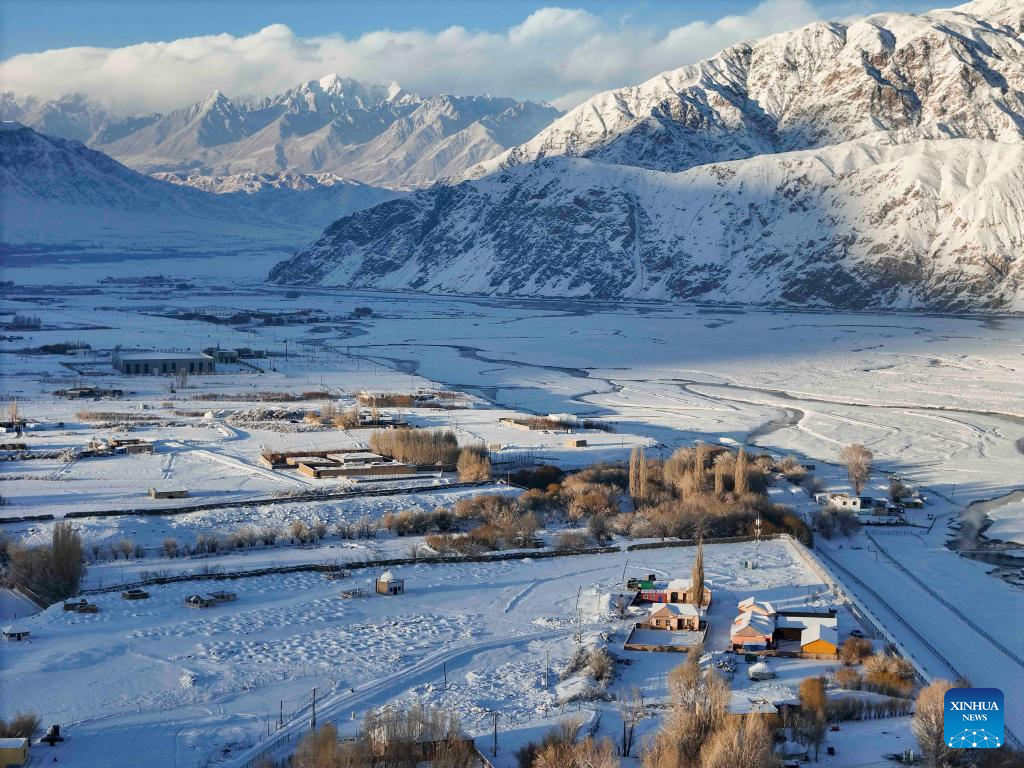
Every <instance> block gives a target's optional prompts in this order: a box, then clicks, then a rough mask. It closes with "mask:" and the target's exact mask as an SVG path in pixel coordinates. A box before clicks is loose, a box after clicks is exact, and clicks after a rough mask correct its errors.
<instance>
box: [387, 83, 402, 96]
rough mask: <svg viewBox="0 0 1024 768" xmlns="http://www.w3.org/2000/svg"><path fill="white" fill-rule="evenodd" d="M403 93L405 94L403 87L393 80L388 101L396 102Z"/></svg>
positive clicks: (389, 87)
mask: <svg viewBox="0 0 1024 768" xmlns="http://www.w3.org/2000/svg"><path fill="white" fill-rule="evenodd" d="M402 93H404V91H402V86H400V85H399V84H398V83H396V82H395V81H394V80H392V81H391V83H390V84H389V85H388V101H394V100H395V99H397V98H398V97H399V96H401V95H402Z"/></svg>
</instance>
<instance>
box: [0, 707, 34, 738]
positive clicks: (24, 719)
mask: <svg viewBox="0 0 1024 768" xmlns="http://www.w3.org/2000/svg"><path fill="white" fill-rule="evenodd" d="M38 730H39V715H37V714H35V713H34V712H19V713H18V714H16V715H15V716H14V717H13V718H12V719H10V720H0V738H4V739H31V738H32V736H33V734H35V732H36V731H38Z"/></svg>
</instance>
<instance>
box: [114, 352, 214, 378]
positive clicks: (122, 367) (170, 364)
mask: <svg viewBox="0 0 1024 768" xmlns="http://www.w3.org/2000/svg"><path fill="white" fill-rule="evenodd" d="M111 362H112V363H113V365H114V368H115V369H117V370H118V371H120V372H121V373H124V374H129V375H132V376H152V375H170V376H173V375H175V374H177V373H180V372H181V371H186V372H188V373H213V371H214V364H215V361H214V359H213V357H211V356H210V355H207V354H204V353H202V352H114V354H113V357H112V359H111Z"/></svg>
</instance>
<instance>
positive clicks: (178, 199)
mask: <svg viewBox="0 0 1024 768" xmlns="http://www.w3.org/2000/svg"><path fill="white" fill-rule="evenodd" d="M0 128H2V130H0V242H2V243H4V244H5V245H15V244H25V243H36V244H79V245H89V246H93V247H103V246H105V245H106V246H110V245H118V246H126V245H138V244H144V245H152V246H159V247H161V248H162V249H165V250H168V251H172V250H175V249H180V248H188V247H191V246H194V245H195V243H196V242H197V241H200V242H203V243H204V244H205V245H206V246H207V247H209V245H210V240H209V238H210V237H216V238H219V240H220V243H223V244H225V245H227V246H231V247H233V248H244V247H245V246H246V244H247V243H251V242H252V241H254V240H258V241H260V242H263V243H271V244H276V245H282V246H291V247H294V246H299V245H302V244H303V243H304V242H308V241H309V239H311V238H312V237H313V236H315V234H316V233H317V232H319V231H320V229H322V227H323V226H324V225H325V223H326V222H329V221H331V220H333V219H335V218H337V217H338V216H342V215H345V214H347V213H350V212H353V211H356V210H360V209H362V208H365V207H369V206H371V205H375V204H376V203H378V202H381V201H382V200H386V199H389V198H391V197H394V196H395V193H394V192H392V191H390V190H383V189H377V188H374V187H369V186H366V185H363V184H358V183H355V182H350V181H347V180H345V179H339V178H337V177H299V176H288V175H281V176H277V177H273V178H269V177H268V178H260V177H250V178H247V179H239V178H234V179H214V180H196V179H176V183H168V182H167V180H160V179H154V178H150V177H147V176H143V175H141V174H139V173H137V172H135V171H133V170H131V169H129V168H127V167H125V166H124V165H122V164H120V163H118V162H117V161H116V160H113V159H112V158H110V157H108V156H107V155H105V154H103V153H102V152H98V151H96V150H93V149H90V148H88V147H86V146H85V145H83V144H81V143H80V142H77V141H70V140H67V139H60V138H56V137H52V136H45V135H43V134H40V133H38V132H36V131H34V130H32V129H31V128H28V127H26V126H22V125H20V124H18V123H14V122H5V123H0ZM216 193H223V194H216ZM233 241H234V242H233Z"/></svg>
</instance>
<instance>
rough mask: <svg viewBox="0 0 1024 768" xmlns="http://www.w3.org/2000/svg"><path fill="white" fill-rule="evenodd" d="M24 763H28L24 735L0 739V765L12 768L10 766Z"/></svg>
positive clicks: (26, 740)
mask: <svg viewBox="0 0 1024 768" xmlns="http://www.w3.org/2000/svg"><path fill="white" fill-rule="evenodd" d="M26 763H28V739H26V738H25V737H24V736H11V737H8V738H3V739H0V765H2V766H6V768H12V766H22V765H25V764H26Z"/></svg>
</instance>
